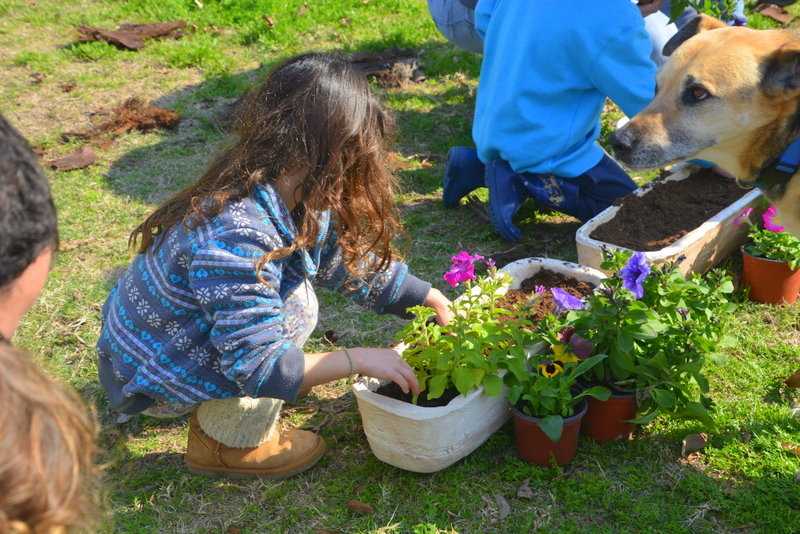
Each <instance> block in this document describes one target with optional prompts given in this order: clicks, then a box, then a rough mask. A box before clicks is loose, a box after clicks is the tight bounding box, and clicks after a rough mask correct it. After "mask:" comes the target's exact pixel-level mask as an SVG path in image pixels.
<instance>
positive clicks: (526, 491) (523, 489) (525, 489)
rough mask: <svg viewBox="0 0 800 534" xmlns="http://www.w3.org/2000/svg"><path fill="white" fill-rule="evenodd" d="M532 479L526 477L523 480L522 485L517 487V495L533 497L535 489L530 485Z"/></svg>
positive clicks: (527, 497) (525, 497) (526, 497)
mask: <svg viewBox="0 0 800 534" xmlns="http://www.w3.org/2000/svg"><path fill="white" fill-rule="evenodd" d="M530 481H531V479H529V478H526V479H525V480H523V481H522V485H521V486H520V487H519V488H517V497H519V498H521V499H533V490H532V489H531V487H530V486H529V485H528V484H529V483H530Z"/></svg>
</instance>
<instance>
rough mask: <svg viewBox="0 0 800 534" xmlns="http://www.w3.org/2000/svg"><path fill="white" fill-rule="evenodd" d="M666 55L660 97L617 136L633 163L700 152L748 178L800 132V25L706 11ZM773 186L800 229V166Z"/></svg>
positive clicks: (638, 167) (615, 142) (787, 222)
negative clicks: (760, 26)
mask: <svg viewBox="0 0 800 534" xmlns="http://www.w3.org/2000/svg"><path fill="white" fill-rule="evenodd" d="M664 55H667V56H669V60H668V61H667V62H666V63H665V64H664V66H663V67H662V68H661V70H660V71H659V72H658V74H657V75H656V82H657V83H656V86H657V90H656V96H655V98H654V99H653V101H652V102H651V103H650V104H649V105H648V106H647V107H646V108H645V109H643V110H642V111H641V112H640V113H638V114H637V115H635V116H634V117H633V118H631V120H630V122H628V124H626V125H625V126H623V127H622V128H621V129H619V130H618V131H617V132H615V133H614V135H612V136H611V139H610V141H611V147H612V149H613V150H614V153H615V157H616V159H617V161H619V162H620V163H621V164H622V165H623V166H625V167H626V168H628V169H630V170H632V171H642V170H648V169H654V168H662V167H664V166H665V165H669V164H672V163H677V162H680V161H685V160H689V159H693V158H697V159H704V160H708V161H713V162H714V163H717V164H718V165H719V166H721V167H722V168H724V169H726V170H727V171H728V172H730V173H732V174H733V175H734V176H737V177H738V178H739V179H740V180H742V181H743V182H748V181H753V180H756V179H757V178H758V176H759V173H760V171H761V170H762V169H763V168H764V167H765V166H766V165H768V164H769V163H770V161H771V160H773V159H774V158H775V157H777V156H778V155H779V154H780V153H781V152H783V150H784V149H785V148H786V147H787V146H788V145H789V144H790V143H791V142H792V141H793V140H794V139H795V138H797V137H798V135H800V108H799V107H798V104H800V34H798V33H795V32H793V31H788V30H753V29H749V28H743V27H729V26H727V25H726V24H725V23H724V22H722V21H719V20H717V19H714V18H712V17H708V16H706V15H699V16H697V17H695V18H694V19H692V20H691V21H689V22H688V23H687V24H685V25H684V26H683V27H682V28H681V30H680V31H679V32H678V33H677V34H676V35H675V36H674V37H673V38H672V39H670V41H669V42H668V43H667V44H666V45H665V47H664ZM764 195H765V196H766V197H767V198H768V199H769V200H770V201H771V202H772V203H773V204H775V206H776V207H777V209H778V214H779V216H780V217H781V221H782V223H783V225H784V226H785V227H786V229H787V230H788V231H790V232H791V233H793V234H794V235H796V236H798V237H800V173H798V174H795V175H794V176H793V177H792V178H791V179H790V180H789V181H788V182H787V183H784V184H779V185H775V186H773V187H771V188H769V189H768V190H765V191H764Z"/></svg>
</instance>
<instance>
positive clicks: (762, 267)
mask: <svg viewBox="0 0 800 534" xmlns="http://www.w3.org/2000/svg"><path fill="white" fill-rule="evenodd" d="M746 246H747V245H745V246H743V247H742V249H741V250H742V258H743V260H744V265H743V269H742V271H743V272H742V282H743V283H744V284H745V285H748V286H750V300H752V301H755V302H764V303H766V304H792V303H794V301H795V300H797V293H798V292H800V269H795V270H791V269H790V268H789V266H788V265H787V264H786V262H784V261H776V260H768V259H766V258H759V257H758V256H753V255H751V254H748V253H747V252H746V251H745V247H746Z"/></svg>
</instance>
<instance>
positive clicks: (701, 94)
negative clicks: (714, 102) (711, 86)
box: [689, 85, 709, 101]
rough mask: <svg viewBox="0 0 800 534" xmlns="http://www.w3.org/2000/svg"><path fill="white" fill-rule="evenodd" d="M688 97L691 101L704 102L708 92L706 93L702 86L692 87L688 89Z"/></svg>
mask: <svg viewBox="0 0 800 534" xmlns="http://www.w3.org/2000/svg"><path fill="white" fill-rule="evenodd" d="M689 95H690V96H691V97H692V100H695V101H700V100H705V99H706V98H708V96H709V94H708V91H706V88H705V87H703V86H702V85H695V86H694V87H690V88H689Z"/></svg>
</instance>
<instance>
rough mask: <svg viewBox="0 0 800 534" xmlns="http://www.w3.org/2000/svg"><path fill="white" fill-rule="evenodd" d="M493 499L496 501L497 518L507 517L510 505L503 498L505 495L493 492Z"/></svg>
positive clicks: (500, 519) (499, 519)
mask: <svg viewBox="0 0 800 534" xmlns="http://www.w3.org/2000/svg"><path fill="white" fill-rule="evenodd" d="M494 500H495V501H497V508H498V511H497V516H498V517H497V520H498V521H502V520H503V519H505V518H506V517H508V514H510V513H511V505H510V504H508V501H507V500H506V499H505V497H503V496H502V495H500V494H499V493H497V494H495V496H494Z"/></svg>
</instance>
